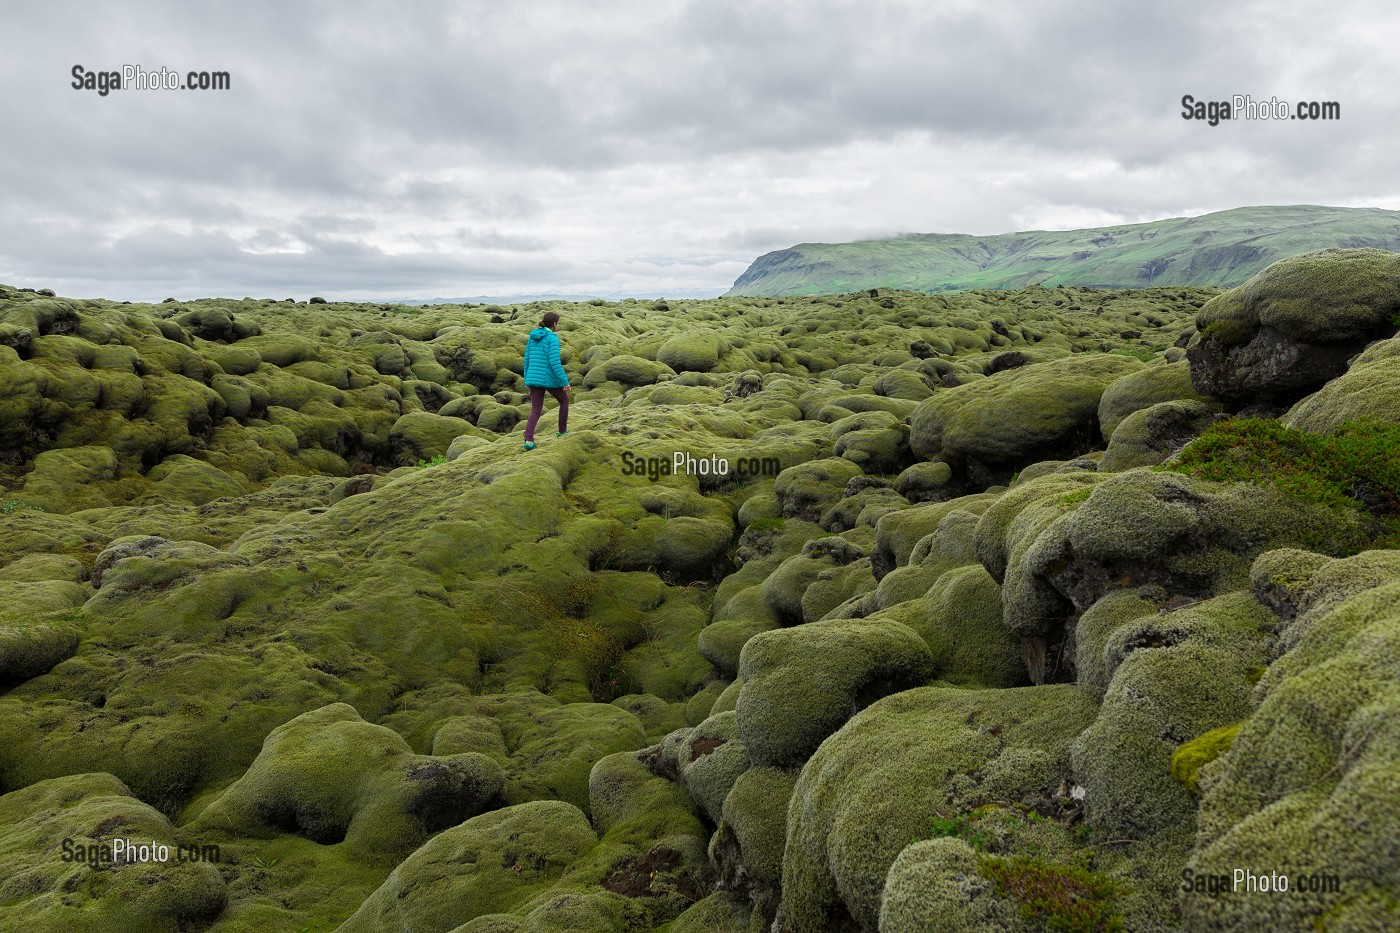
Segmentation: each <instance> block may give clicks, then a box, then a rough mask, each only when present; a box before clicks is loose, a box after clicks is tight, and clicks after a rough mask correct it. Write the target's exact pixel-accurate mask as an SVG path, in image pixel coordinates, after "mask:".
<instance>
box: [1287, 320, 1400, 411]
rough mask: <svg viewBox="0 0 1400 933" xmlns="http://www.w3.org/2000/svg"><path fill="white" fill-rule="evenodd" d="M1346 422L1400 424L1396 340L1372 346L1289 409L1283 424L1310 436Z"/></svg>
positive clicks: (1399, 355) (1398, 343) (1398, 346)
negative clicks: (1343, 369) (1341, 371)
mask: <svg viewBox="0 0 1400 933" xmlns="http://www.w3.org/2000/svg"><path fill="white" fill-rule="evenodd" d="M1349 421H1375V422H1385V423H1390V424H1397V423H1400V339H1390V340H1382V341H1377V342H1376V343H1373V344H1372V345H1371V346H1369V347H1367V348H1366V350H1365V351H1364V352H1363V353H1362V354H1361V355H1360V356H1358V357H1356V358H1355V359H1353V360H1352V361H1351V362H1350V363H1349V364H1348V366H1347V370H1346V372H1344V373H1342V374H1341V375H1340V376H1338V377H1337V378H1335V379H1333V380H1332V381H1331V382H1328V383H1327V384H1326V385H1324V386H1323V387H1322V388H1320V389H1318V390H1317V391H1316V392H1314V393H1313V394H1312V395H1309V396H1307V397H1305V398H1303V399H1302V400H1300V401H1299V402H1298V403H1297V404H1296V405H1294V406H1293V407H1292V408H1291V409H1289V411H1288V414H1287V415H1286V416H1285V418H1284V422H1285V423H1286V424H1287V425H1289V426H1290V427H1294V428H1299V429H1301V430H1303V431H1311V432H1312V433H1314V434H1325V433H1327V432H1329V431H1335V430H1336V429H1337V428H1339V427H1341V426H1342V425H1343V424H1345V423H1347V422H1349Z"/></svg>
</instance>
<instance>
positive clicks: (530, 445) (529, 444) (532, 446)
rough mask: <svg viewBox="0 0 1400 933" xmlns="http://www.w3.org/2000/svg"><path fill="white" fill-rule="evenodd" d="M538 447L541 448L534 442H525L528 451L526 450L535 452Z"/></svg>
mask: <svg viewBox="0 0 1400 933" xmlns="http://www.w3.org/2000/svg"><path fill="white" fill-rule="evenodd" d="M538 446H539V445H538V444H536V443H535V442H534V441H526V442H525V449H526V450H534V449H535V448H536V447H538Z"/></svg>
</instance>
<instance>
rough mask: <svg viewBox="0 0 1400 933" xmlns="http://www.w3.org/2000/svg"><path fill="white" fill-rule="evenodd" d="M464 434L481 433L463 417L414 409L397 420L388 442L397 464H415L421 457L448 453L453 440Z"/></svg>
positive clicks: (428, 458)
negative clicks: (452, 416)
mask: <svg viewBox="0 0 1400 933" xmlns="http://www.w3.org/2000/svg"><path fill="white" fill-rule="evenodd" d="M463 434H472V435H476V436H478V437H480V436H481V432H480V431H479V430H478V429H477V428H476V427H475V426H474V425H473V424H472V423H471V422H470V421H467V420H465V419H463V418H451V417H448V416H445V415H435V414H433V413H431V412H426V411H411V412H408V413H407V414H404V415H401V416H400V417H399V419H398V420H397V421H395V422H394V426H393V428H392V429H391V430H390V431H389V444H390V447H391V448H392V450H393V454H394V462H395V463H396V464H398V465H399V466H412V465H413V464H415V463H417V462H418V461H419V460H431V459H433V458H434V457H445V456H447V449H448V448H449V447H451V446H452V442H453V441H454V440H456V439H457V438H458V437H460V436H461V435H463Z"/></svg>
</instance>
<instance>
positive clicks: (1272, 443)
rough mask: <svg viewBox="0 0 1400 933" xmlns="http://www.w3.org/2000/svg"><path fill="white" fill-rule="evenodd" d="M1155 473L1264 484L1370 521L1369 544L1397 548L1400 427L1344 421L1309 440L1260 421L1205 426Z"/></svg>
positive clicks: (1299, 433)
mask: <svg viewBox="0 0 1400 933" xmlns="http://www.w3.org/2000/svg"><path fill="white" fill-rule="evenodd" d="M1160 469H1163V470H1171V471H1174V472H1177V473H1186V474H1188V475H1191V476H1196V477H1199V478H1201V479H1205V480H1211V481H1214V482H1222V483H1253V484H1255V485H1272V486H1275V487H1277V488H1279V489H1281V490H1282V491H1284V492H1285V493H1288V494H1289V495H1291V496H1295V497H1297V498H1299V499H1302V500H1305V501H1308V502H1313V503H1318V504H1321V505H1325V506H1329V507H1332V508H1351V509H1356V510H1358V511H1361V512H1363V513H1366V514H1368V515H1370V516H1371V517H1372V518H1373V519H1374V522H1373V529H1372V532H1373V533H1372V537H1373V539H1374V540H1373V541H1372V542H1371V543H1373V544H1377V543H1379V544H1382V546H1394V544H1395V543H1397V542H1400V426H1396V425H1387V424H1379V423H1372V422H1356V421H1349V422H1346V423H1344V424H1342V425H1341V426H1340V427H1338V428H1337V430H1336V431H1334V432H1332V433H1331V434H1311V433H1309V432H1307V431H1300V430H1297V429H1296V428H1290V427H1287V426H1286V425H1284V424H1283V423H1282V422H1279V421H1275V420H1272V419H1268V418H1240V419H1235V420H1232V421H1225V422H1221V423H1220V424H1215V425H1212V426H1211V427H1209V428H1207V429H1206V431H1205V433H1203V434H1202V435H1201V436H1200V437H1198V438H1197V439H1196V440H1195V441H1193V442H1192V443H1191V444H1190V445H1188V446H1187V448H1186V449H1185V450H1184V451H1182V453H1181V455H1180V456H1179V457H1177V459H1176V460H1175V461H1174V462H1172V463H1169V464H1166V465H1164V466H1163V467H1161V468H1160Z"/></svg>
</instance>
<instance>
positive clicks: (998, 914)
mask: <svg viewBox="0 0 1400 933" xmlns="http://www.w3.org/2000/svg"><path fill="white" fill-rule="evenodd" d="M982 858H983V857H982V856H981V855H980V854H979V853H977V852H975V851H974V850H973V849H972V847H971V846H969V845H968V844H967V843H966V842H964V841H963V840H961V839H957V838H955V837H952V836H941V837H939V838H936V839H924V840H921V841H919V842H915V843H912V844H911V845H909V846H907V847H905V849H904V851H902V852H900V853H899V857H898V858H896V859H895V860H894V864H892V865H891V866H890V871H889V874H888V875H887V876H886V878H885V890H884V894H883V896H882V897H881V901H880V927H879V928H880V930H882V931H888V933H919V931H922V930H928V929H930V928H931V927H933V926H935V925H936V926H937V927H939V928H941V929H945V930H949V931H957V933H1002V931H1024V930H1029V929H1032V927H1031V926H1030V925H1029V924H1028V923H1027V922H1026V921H1025V920H1024V919H1023V918H1022V917H1021V913H1020V911H1019V910H1018V909H1017V905H1016V904H1015V902H1014V901H1011V900H1010V899H1008V898H1004V897H1000V896H998V895H997V893H996V891H995V886H994V884H993V882H992V879H990V878H988V877H986V875H984V874H983V871H982Z"/></svg>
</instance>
